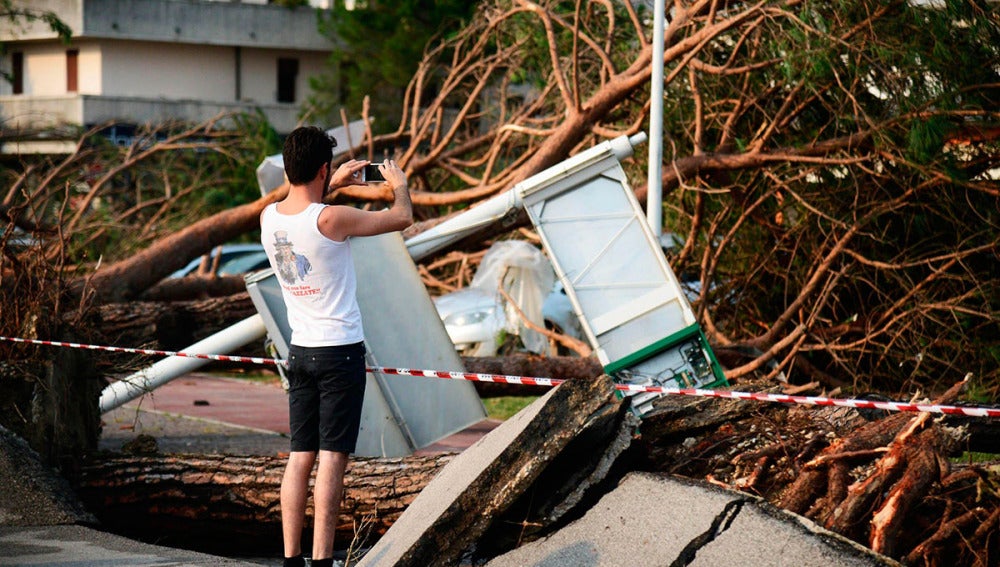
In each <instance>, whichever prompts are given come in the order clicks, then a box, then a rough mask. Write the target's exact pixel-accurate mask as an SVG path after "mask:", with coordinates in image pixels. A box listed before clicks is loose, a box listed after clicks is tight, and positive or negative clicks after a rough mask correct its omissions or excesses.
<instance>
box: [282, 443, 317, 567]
mask: <svg viewBox="0 0 1000 567" xmlns="http://www.w3.org/2000/svg"><path fill="white" fill-rule="evenodd" d="M315 462H316V452H315V451H292V452H291V454H290V455H289V456H288V464H286V465H285V474H284V476H283V477H282V478H281V533H282V536H283V538H284V544H285V557H295V556H297V555H301V554H302V525H303V524H304V523H305V516H306V501H307V500H308V498H309V475H310V474H311V473H312V468H313V464H314V463H315Z"/></svg>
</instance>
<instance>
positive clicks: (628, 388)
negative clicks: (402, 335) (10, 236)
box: [0, 337, 1000, 418]
mask: <svg viewBox="0 0 1000 567" xmlns="http://www.w3.org/2000/svg"><path fill="white" fill-rule="evenodd" d="M0 341H9V342H15V343H26V344H36V345H45V346H61V347H69V348H82V349H88V350H103V351H109V352H127V353H136V354H152V355H161V356H181V357H189V358H203V359H208V360H219V361H223V362H250V363H253V364H272V365H284V364H285V361H284V360H282V359H277V358H260V357H254V356H229V355H222V354H200V353H189V352H177V351H166V350H153V349H140V348H125V347H113V346H100V345H88V344H81V343H67V342H59V341H41V340H35V339H20V338H13V337H0ZM367 370H368V372H374V373H379V374H391V375H397V376H417V377H425V378H446V379H449V380H467V381H471V382H495V383H499V384H520V385H525V386H558V385H559V384H562V383H563V382H565V380H558V379H554V378H535V377H528V376H507V375H502V374H477V373H471V372H447V371H442V370H414V369H411V368H387V367H383V366H372V367H368V368H367ZM615 389H616V390H619V391H622V392H626V393H639V392H652V393H657V394H668V395H678V396H696V397H704V398H731V399H736V400H757V401H761V402H777V403H783V404H802V405H813V406H839V407H849V408H860V409H880V410H886V411H897V412H920V413H940V414H947V415H965V416H970V417H990V418H1000V409H995V408H984V407H961V406H948V405H940V404H913V403H904V402H882V401H876V400H858V399H842V398H827V397H823V396H790V395H785V394H765V393H757V392H739V391H734V390H702V389H700V388H667V387H661V386H639V385H634V384H615Z"/></svg>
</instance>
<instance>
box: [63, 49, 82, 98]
mask: <svg viewBox="0 0 1000 567" xmlns="http://www.w3.org/2000/svg"><path fill="white" fill-rule="evenodd" d="M79 61H80V50H79V49H70V50H68V51H66V92H68V93H75V92H76V91H77V90H79V84H78V78H79Z"/></svg>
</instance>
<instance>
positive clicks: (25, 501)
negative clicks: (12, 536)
mask: <svg viewBox="0 0 1000 567" xmlns="http://www.w3.org/2000/svg"><path fill="white" fill-rule="evenodd" d="M67 524H80V525H89V526H97V525H99V524H100V522H99V521H98V520H97V518H95V517H94V515H93V514H91V513H90V512H88V511H87V510H86V508H85V507H84V505H83V503H82V502H81V501H80V500H79V499H78V498H77V497H76V493H75V492H74V491H73V489H72V487H71V486H70V484H69V481H67V480H66V479H65V478H64V477H63V476H61V475H60V474H59V473H58V472H57V471H56V470H55V469H52V468H50V467H48V466H46V465H45V464H44V463H43V462H42V458H41V456H40V455H39V454H38V452H37V451H35V450H34V449H32V448H31V446H30V445H29V444H28V442H27V441H26V440H25V439H23V438H21V437H20V436H18V435H17V434H15V433H14V432H12V431H10V430H9V429H7V428H5V427H3V426H0V526H49V525H67Z"/></svg>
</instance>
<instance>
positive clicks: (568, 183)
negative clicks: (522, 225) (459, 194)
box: [520, 156, 696, 365]
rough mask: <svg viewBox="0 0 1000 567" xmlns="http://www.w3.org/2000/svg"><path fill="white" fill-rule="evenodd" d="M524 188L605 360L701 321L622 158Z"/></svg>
mask: <svg viewBox="0 0 1000 567" xmlns="http://www.w3.org/2000/svg"><path fill="white" fill-rule="evenodd" d="M528 181H529V182H530V181H531V180H528ZM520 191H521V197H522V199H523V201H524V204H525V208H526V210H527V212H528V215H529V216H530V217H531V220H532V222H533V223H534V225H535V228H536V229H537V230H538V232H539V235H540V236H541V238H542V242H543V244H544V245H545V247H546V249H547V250H548V252H549V257H550V258H551V259H552V262H553V264H554V265H555V267H556V272H557V273H558V274H559V277H560V279H561V280H562V282H563V284H564V286H565V288H566V293H567V295H568V296H569V297H570V299H571V301H572V302H573V304H574V307H575V308H576V309H577V310H578V313H577V314H578V315H579V316H580V318H581V320H582V321H583V323H584V325H583V326H584V328H585V332H586V333H587V335H588V338H589V339H590V342H591V344H592V346H594V347H595V350H596V351H597V354H598V357H599V359H600V361H601V363H602V364H604V365H608V364H609V363H611V362H614V361H616V360H620V359H622V358H624V357H626V356H628V355H631V354H633V353H635V352H637V351H639V350H641V349H643V348H645V347H648V346H650V345H651V344H653V343H655V342H656V341H658V340H660V339H662V338H663V337H666V336H669V335H672V334H674V333H676V332H679V331H682V330H684V329H686V328H688V327H690V326H691V325H693V324H695V323H696V320H695V317H694V312H693V311H692V310H691V306H690V304H689V303H688V301H687V299H686V298H685V296H684V293H683V290H682V289H681V286H680V283H679V282H678V280H677V277H676V276H675V275H674V273H673V271H672V270H671V269H670V266H669V265H668V264H667V261H666V258H665V257H664V255H663V252H662V251H661V250H660V247H659V245H658V244H657V241H656V239H655V237H654V236H653V234H652V231H651V230H650V229H649V225H648V224H647V222H646V219H645V216H644V214H643V212H642V209H641V208H640V207H639V204H638V202H637V201H636V200H635V196H634V195H633V194H632V190H631V188H630V187H629V186H628V183H627V180H626V178H625V172H624V171H623V170H622V168H621V165H620V164H619V162H618V160H617V159H615V158H614V157H613V156H606V157H605V158H604V159H601V160H598V161H595V162H594V163H591V164H589V165H588V167H585V168H581V169H579V170H578V171H576V172H573V173H570V174H567V175H566V176H564V177H559V178H551V177H550V178H547V179H543V180H542V182H541V183H539V184H538V185H530V184H529V183H525V184H523V185H522V186H521V188H520Z"/></svg>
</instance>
